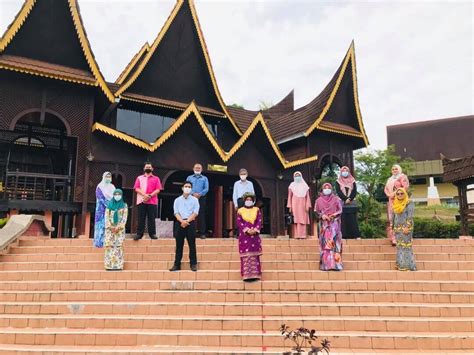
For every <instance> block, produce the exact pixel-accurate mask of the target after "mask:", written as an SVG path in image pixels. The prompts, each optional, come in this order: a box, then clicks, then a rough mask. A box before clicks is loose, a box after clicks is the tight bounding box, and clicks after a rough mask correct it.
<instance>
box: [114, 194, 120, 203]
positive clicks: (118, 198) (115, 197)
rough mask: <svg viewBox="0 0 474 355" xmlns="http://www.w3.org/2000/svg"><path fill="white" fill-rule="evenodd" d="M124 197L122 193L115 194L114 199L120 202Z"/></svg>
mask: <svg viewBox="0 0 474 355" xmlns="http://www.w3.org/2000/svg"><path fill="white" fill-rule="evenodd" d="M121 199H122V195H114V200H115V201H117V202H119V201H120V200H121Z"/></svg>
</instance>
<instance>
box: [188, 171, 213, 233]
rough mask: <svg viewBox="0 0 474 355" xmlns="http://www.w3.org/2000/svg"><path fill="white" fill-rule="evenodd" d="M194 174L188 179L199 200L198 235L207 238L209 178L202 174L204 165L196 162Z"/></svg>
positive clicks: (194, 194)
mask: <svg viewBox="0 0 474 355" xmlns="http://www.w3.org/2000/svg"><path fill="white" fill-rule="evenodd" d="M193 172H194V174H193V175H189V176H188V177H187V178H186V181H189V182H191V183H192V184H193V191H192V195H193V196H194V197H196V198H197V199H198V200H199V215H198V226H197V227H198V231H197V236H198V237H199V238H201V239H206V232H207V228H206V227H207V226H206V217H207V216H206V200H207V196H206V195H207V193H208V192H209V180H208V179H207V177H206V176H204V175H202V165H201V164H199V163H196V164H194V167H193Z"/></svg>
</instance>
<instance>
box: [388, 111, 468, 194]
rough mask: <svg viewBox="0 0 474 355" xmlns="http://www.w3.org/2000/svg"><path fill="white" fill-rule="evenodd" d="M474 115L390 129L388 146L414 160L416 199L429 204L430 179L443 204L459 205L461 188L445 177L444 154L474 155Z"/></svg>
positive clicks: (412, 172)
mask: <svg viewBox="0 0 474 355" xmlns="http://www.w3.org/2000/svg"><path fill="white" fill-rule="evenodd" d="M473 142H474V115H470V116H461V117H452V118H445V119H438V120H431V121H422V122H414V123H406V124H399V125H392V126H387V144H388V145H393V146H395V153H396V154H397V155H399V156H400V157H402V158H411V159H413V160H414V166H413V171H411V172H410V176H409V178H410V182H411V185H412V188H413V198H414V200H415V201H417V202H421V203H424V202H427V191H428V186H429V182H430V181H429V180H430V177H432V178H434V183H435V186H436V187H437V188H438V192H439V197H440V199H441V201H442V202H444V203H458V198H457V196H458V189H457V187H456V186H454V185H453V184H452V183H451V182H448V181H445V180H444V178H443V163H442V158H441V155H444V156H446V157H447V158H450V159H456V158H463V157H466V156H469V155H473V154H474V144H473Z"/></svg>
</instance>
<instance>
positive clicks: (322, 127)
mask: <svg viewBox="0 0 474 355" xmlns="http://www.w3.org/2000/svg"><path fill="white" fill-rule="evenodd" d="M317 129H318V130H320V131H327V132H332V133H339V134H343V135H346V136H351V137H358V138H364V135H363V134H362V133H360V132H358V133H355V132H350V131H346V130H345V129H342V128H332V127H328V126H326V125H324V122H323V123H321V124H320V125H319V126H318V128H317Z"/></svg>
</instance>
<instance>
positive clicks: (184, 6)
mask: <svg viewBox="0 0 474 355" xmlns="http://www.w3.org/2000/svg"><path fill="white" fill-rule="evenodd" d="M188 10H189V13H190V19H191V22H192V27H193V29H194V31H195V35H194V36H197V39H196V40H197V41H198V43H199V49H200V52H201V54H202V56H203V58H204V60H203V61H204V64H205V67H206V71H207V77H208V80H209V82H210V85H211V87H212V88H210V91H213V93H212V94H213V95H214V96H215V99H216V101H217V106H218V108H219V110H221V112H222V113H223V114H224V115H225V116H226V117H227V118H228V120H229V122H230V123H231V125H232V127H233V128H234V129H235V131H236V132H237V133H238V134H239V135H241V134H242V132H241V130H240V129H239V127H238V126H237V124H236V123H235V122H234V120H233V119H232V117H231V115H230V114H229V112H228V110H227V108H226V105H225V104H224V101H223V100H222V97H221V94H220V91H219V88H218V86H217V81H216V79H215V75H214V71H213V69H212V64H211V60H210V58H209V53H208V50H207V46H206V43H205V41H204V36H203V34H202V31H201V26H200V24H199V20H198V17H197V14H196V9H195V7H194V2H193V1H192V0H177V2H176V5H175V7H174V8H173V10H172V11H171V14H170V16H169V17H168V19H167V20H166V22H165V24H164V26H163V28H162V29H161V31H160V32H159V33H158V35H157V37H156V38H155V40H154V41H153V43H152V44H151V46H150V49H149V51H148V53H147V54H146V55H145V56H144V59H143V60H142V61H141V63H140V64H139V65H138V66H137V67H136V69H135V70H134V71H133V72H132V73H131V74H130V75H129V77H127V79H126V80H124V82H123V84H122V86H121V87H120V89H119V90H118V91H117V92H116V93H115V95H116V96H118V97H123V98H125V99H126V98H127V94H128V93H129V92H133V93H135V94H142V96H144V97H146V96H149V97H153V96H155V97H156V94H153V95H152V94H147V93H143V91H145V89H144V87H146V85H151V84H150V82H148V83H145V81H146V78H145V79H144V78H142V74H143V73H144V71H146V70H147V67H148V66H149V65H153V64H156V62H159V60H158V59H156V58H158V57H155V56H160V55H161V58H163V56H164V57H165V58H164V59H163V60H162V61H161V63H162V64H163V63H164V62H167V63H166V64H163V65H168V66H169V65H170V64H169V63H168V62H169V61H167V60H166V55H167V54H163V53H159V52H158V50H159V48H160V47H162V46H164V43H165V42H166V36H167V34H168V33H169V32H170V31H171V30H173V31H174V32H179V31H183V27H179V26H178V25H177V26H173V24H174V23H175V21H178V20H177V19H179V21H181V18H180V16H181V15H182V16H184V15H185V12H186V11H188ZM188 17H189V16H188ZM188 22H189V21H187V22H186V23H185V24H186V25H187V24H188ZM185 30H186V28H185ZM177 42H179V41H176V42H174V43H173V45H175V46H179V43H177ZM167 45H168V43H167ZM190 48H192V46H190ZM179 49H180V48H178V50H179ZM186 49H189V48H186ZM153 58H155V60H156V61H155V62H153V60H152V59H153ZM195 59H197V58H195ZM150 70H151V69H150ZM178 72H179V71H178V70H176V68H174V70H169V71H168V73H167V74H169V73H173V75H177V74H175V73H178ZM152 73H153V75H154V76H155V78H156V80H153V83H152V84H153V85H155V86H157V85H158V84H157V82H159V81H160V79H162V78H163V76H164V75H165V73H164V72H160V71H159V70H154V71H153V72H152ZM180 75H182V74H181V73H180ZM179 79H181V80H176V82H179V81H182V80H183V79H184V80H185V79H186V78H182V77H179ZM163 80H164V79H163ZM206 80H207V79H206ZM170 82H173V80H169V78H167V82H166V83H161V82H160V85H162V86H163V87H162V88H160V89H159V90H158V89H156V90H152V89H148V91H150V92H151V91H154V92H157V91H161V93H162V94H163V92H169V91H170V90H165V88H166V85H170ZM174 84H176V83H174ZM178 84H179V83H178ZM178 84H176V85H178ZM202 84H204V83H202ZM137 85H138V88H137ZM206 85H207V84H206ZM174 89H175V90H174V91H177V92H183V96H185V94H186V93H184V91H185V90H178V89H179V88H178V87H176V88H174ZM135 91H142V92H135ZM201 91H202V90H201ZM187 94H188V95H192V93H190V92H188V93H187ZM161 98H162V99H168V100H170V101H180V100H179V99H176V98H173V97H161ZM192 99H195V100H196V103H197V105H199V106H200V107H201V106H203V107H210V106H209V105H206V104H205V103H203V102H199V100H198V99H196V98H195V97H193V98H192ZM189 101H190V100H189ZM189 101H188V102H184V103H186V104H187V103H189ZM210 108H212V107H210Z"/></svg>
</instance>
